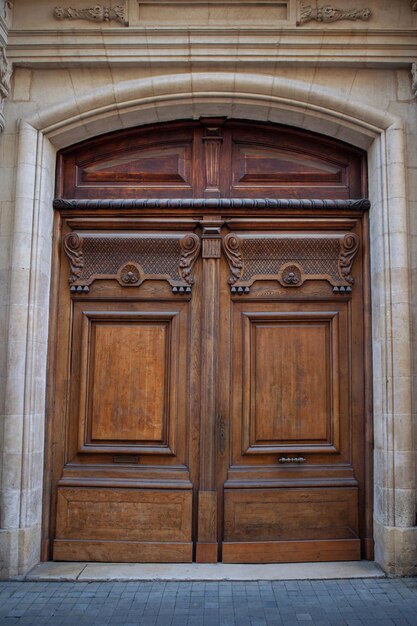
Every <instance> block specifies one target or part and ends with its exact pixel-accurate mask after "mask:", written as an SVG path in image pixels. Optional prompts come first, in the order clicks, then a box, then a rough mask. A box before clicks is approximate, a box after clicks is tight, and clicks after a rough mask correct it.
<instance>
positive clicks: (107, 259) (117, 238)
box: [63, 231, 201, 295]
mask: <svg viewBox="0 0 417 626" xmlns="http://www.w3.org/2000/svg"><path fill="white" fill-rule="evenodd" d="M63 246H64V251H65V253H66V255H67V257H68V260H69V264H70V275H69V278H68V282H69V285H70V291H71V293H73V294H76V295H78V294H86V293H88V292H89V291H90V286H91V285H92V283H94V281H96V280H117V282H118V283H119V284H120V285H121V286H122V287H139V286H140V285H141V284H142V283H143V282H144V281H145V280H163V281H167V282H168V283H169V284H170V285H171V288H172V292H173V293H175V294H179V295H183V294H190V293H191V286H192V285H193V283H194V277H193V275H192V267H193V265H194V263H195V261H196V259H197V257H198V254H199V252H200V248H201V242H200V239H199V237H198V236H197V235H196V234H194V233H186V234H185V235H184V234H181V233H178V234H177V233H175V234H172V235H165V234H161V233H149V232H146V233H145V232H142V233H137V232H135V233H132V234H130V233H129V234H128V233H123V232H117V233H111V234H109V233H106V232H94V233H90V232H85V233H84V234H83V235H82V236H80V235H79V234H78V233H77V232H74V231H73V232H71V233H68V234H67V235H66V236H65V237H64V241H63Z"/></svg>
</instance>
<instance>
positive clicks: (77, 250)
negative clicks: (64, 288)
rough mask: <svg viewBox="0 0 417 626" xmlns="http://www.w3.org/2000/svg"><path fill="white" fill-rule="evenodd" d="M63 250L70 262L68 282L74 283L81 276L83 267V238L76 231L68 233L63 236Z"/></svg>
mask: <svg viewBox="0 0 417 626" xmlns="http://www.w3.org/2000/svg"><path fill="white" fill-rule="evenodd" d="M64 251H65V254H66V255H67V257H68V260H69V264H70V275H69V278H68V282H69V284H70V285H72V284H73V283H75V281H76V280H78V279H79V278H80V276H81V273H82V271H83V267H84V256H83V239H82V237H80V236H79V235H78V234H77V233H68V235H66V236H65V237H64Z"/></svg>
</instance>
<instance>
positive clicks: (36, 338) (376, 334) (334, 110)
mask: <svg viewBox="0 0 417 626" xmlns="http://www.w3.org/2000/svg"><path fill="white" fill-rule="evenodd" d="M214 114H215V115H224V116H229V117H234V118H245V119H252V120H262V121H265V120H267V121H271V122H280V123H281V124H288V125H291V126H296V127H300V128H305V129H307V130H313V131H316V132H321V133H322V134H327V135H329V136H332V137H336V138H339V139H341V140H343V141H346V142H348V143H351V144H352V145H355V146H358V147H361V148H366V149H367V150H368V157H369V182H370V185H369V187H370V189H369V191H370V199H371V202H372V206H373V208H372V210H371V211H372V212H371V232H370V243H371V280H372V295H373V302H372V310H373V354H374V363H373V365H374V389H373V391H374V432H375V448H376V453H375V513H374V522H375V540H376V559H377V561H378V562H379V563H381V565H382V566H383V567H384V568H385V569H386V570H387V571H389V572H391V573H396V574H405V573H413V572H414V573H415V569H414V570H413V567H414V568H415V562H416V560H417V559H416V552H417V548H416V547H415V546H417V541H416V533H415V527H414V523H415V493H414V489H415V474H414V465H413V460H412V459H413V451H412V449H411V448H410V445H411V444H410V442H412V411H411V389H412V379H411V351H410V345H411V327H410V312H409V309H410V292H409V285H408V278H407V276H408V274H407V272H406V271H402V270H403V269H404V268H406V267H407V265H408V239H407V229H406V224H407V196H406V184H405V174H404V133H403V129H402V125H401V121H400V120H399V119H398V118H396V117H395V116H393V115H391V114H388V113H386V112H385V111H382V110H378V109H376V108H371V107H369V106H365V105H363V104H361V103H358V102H355V101H354V100H350V99H346V98H341V97H340V96H339V95H338V94H337V93H335V92H334V91H333V90H330V89H326V88H320V89H319V88H315V89H312V88H311V85H310V84H307V83H303V82H301V81H295V80H288V79H282V78H281V79H276V78H274V77H272V76H268V75H255V74H250V73H231V72H230V73H227V72H225V73H219V72H196V73H189V74H174V75H167V76H160V77H157V78H146V79H139V80H134V81H126V82H121V83H117V84H111V85H108V86H106V87H105V88H102V89H98V90H95V91H93V92H91V94H88V95H87V96H83V97H80V98H78V99H76V100H74V99H71V100H67V101H63V102H61V103H60V104H58V105H54V106H52V107H50V108H47V109H44V110H41V111H39V112H38V113H37V114H36V115H34V116H33V117H32V118H30V119H28V120H22V121H21V123H20V137H19V150H18V160H17V175H16V193H15V199H16V205H15V222H14V235H13V247H12V275H11V293H10V322H9V328H8V333H9V334H8V337H9V343H8V354H7V359H8V378H7V383H6V406H7V415H13V416H19V417H20V418H21V424H22V428H21V430H20V431H19V435H18V438H19V441H18V442H17V446H16V447H17V449H18V450H19V452H18V453H17V454H15V455H12V456H13V458H11V459H10V462H9V463H8V464H7V466H6V467H5V468H4V472H5V475H4V479H3V484H5V485H8V486H7V487H6V488H5V489H4V490H3V502H2V504H3V509H4V513H3V528H5V529H6V531H7V533H8V535H9V537H10V540H9V541H8V545H9V546H10V547H9V551H8V554H6V560H7V564H6V567H7V568H8V575H15V574H18V573H24V572H25V571H27V570H28V569H29V568H30V567H31V566H32V565H34V564H35V563H36V562H37V561H38V560H39V554H40V552H39V551H40V528H41V493H42V467H43V432H44V430H43V429H44V409H45V380H46V355H47V339H48V337H47V335H48V333H47V328H46V327H47V324H46V320H47V317H48V311H49V296H50V291H49V285H50V276H51V247H52V243H51V241H52V199H53V190H54V168H55V155H56V150H57V149H59V148H63V147H66V146H69V145H71V144H74V143H76V142H78V141H80V140H82V139H86V138H88V137H92V136H95V135H99V134H102V133H104V132H109V131H112V130H118V129H120V128H128V127H132V126H138V125H141V124H147V123H153V122H158V121H168V120H174V119H185V118H197V117H200V116H202V115H205V116H210V115H214ZM13 428H15V426H14V425H13V424H12V421H6V423H5V437H6V438H7V437H8V436H11V432H12V429H13ZM398 454H400V455H401V458H402V460H403V463H402V467H401V472H400V471H399V470H397V469H396V467H397V465H396V464H395V463H393V457H394V455H398ZM404 542H406V544H407V545H409V546H410V549H409V550H404V545H405V544H404ZM401 543H402V546H403V549H402V551H401V553H400V551H399V549H398V550H397V546H400V544H401ZM411 546H414V548H412V547H411Z"/></svg>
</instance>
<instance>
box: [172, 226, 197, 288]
mask: <svg viewBox="0 0 417 626" xmlns="http://www.w3.org/2000/svg"><path fill="white" fill-rule="evenodd" d="M180 246H181V258H180V264H179V270H178V272H179V275H180V276H181V278H182V279H183V280H184V281H185V282H186V283H188V285H189V287H186V291H187V293H189V292H190V291H191V285H193V284H194V277H193V274H192V268H193V265H194V263H195V262H196V259H197V257H198V253H199V252H200V248H201V241H200V238H199V237H197V235H195V234H194V233H189V234H188V235H185V237H183V239H181V241H180ZM179 289H181V287H179ZM174 290H175V291H174ZM176 290H177V287H173V289H172V291H173V292H174V293H176ZM180 293H181V292H180Z"/></svg>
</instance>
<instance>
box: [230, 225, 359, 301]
mask: <svg viewBox="0 0 417 626" xmlns="http://www.w3.org/2000/svg"><path fill="white" fill-rule="evenodd" d="M223 248H224V252H225V255H226V258H227V261H228V263H229V270H230V274H229V278H228V283H229V285H230V287H231V292H232V293H233V294H238V295H243V294H245V293H249V291H250V288H251V286H252V285H253V283H255V282H256V281H259V280H261V281H262V280H276V281H278V283H279V284H280V285H281V286H282V287H291V288H295V287H301V286H302V285H303V284H304V282H305V281H307V280H321V281H323V280H324V281H327V282H328V283H330V285H332V287H333V292H334V293H341V294H343V293H350V292H351V291H352V284H353V282H354V280H353V277H352V274H351V271H352V264H353V261H354V258H355V255H356V253H357V251H358V249H359V237H358V236H357V235H355V234H354V233H345V234H325V233H323V234H322V235H321V234H309V233H299V234H289V233H276V234H272V233H271V234H262V235H261V234H259V235H254V234H247V235H239V236H238V235H236V234H235V233H230V234H228V235H227V236H226V237H225V238H224V240H223Z"/></svg>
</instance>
